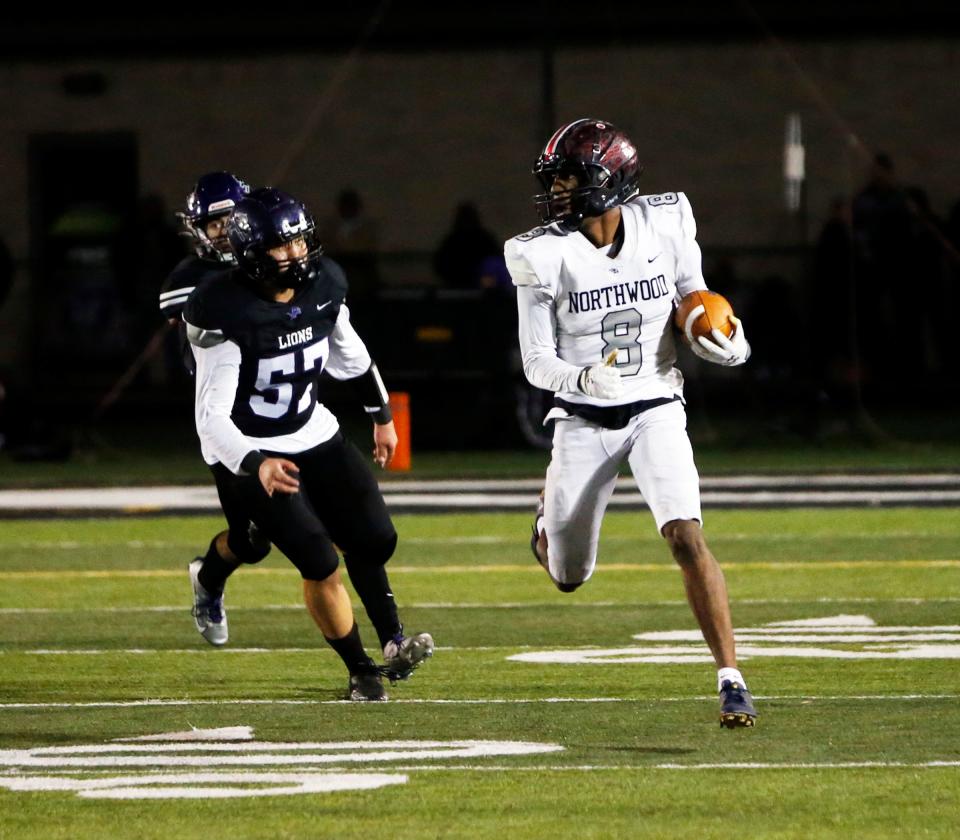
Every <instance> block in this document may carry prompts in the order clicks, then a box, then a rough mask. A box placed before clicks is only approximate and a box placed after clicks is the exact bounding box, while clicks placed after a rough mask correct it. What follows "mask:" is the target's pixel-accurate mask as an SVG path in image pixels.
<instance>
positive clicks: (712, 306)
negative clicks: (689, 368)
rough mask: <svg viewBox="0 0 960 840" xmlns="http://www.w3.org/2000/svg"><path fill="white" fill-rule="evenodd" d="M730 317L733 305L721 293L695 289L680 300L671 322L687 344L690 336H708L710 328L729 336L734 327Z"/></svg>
mask: <svg viewBox="0 0 960 840" xmlns="http://www.w3.org/2000/svg"><path fill="white" fill-rule="evenodd" d="M700 307H703V308H702V309H700ZM732 317H733V307H732V306H731V305H730V302H729V301H728V300H727V299H726V298H725V297H724V296H723V295H720V294H717V293H716V292H709V291H697V292H690V294H689V295H686V296H685V297H684V298H683V299H682V300H681V301H680V304H679V305H678V306H677V311H676V312H674V314H673V323H674V325H675V326H676V328H677V329H678V330H679V331H680V335H681V336H683V340H684V341H685V342H686V343H687V344H689V343H690V340H691V339H690V336H692V337H693V338H699V337H700V336H702V335H705V336H707V337H708V338H709V337H710V331H711V330H712V329H718V330H720V332H722V333H723V334H724V335H725V336H727V337H728V338H729V337H730V334H731V333H732V332H733V328H734V323H733V321H732V320H731V318H732Z"/></svg>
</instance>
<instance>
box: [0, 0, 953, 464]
mask: <svg viewBox="0 0 960 840" xmlns="http://www.w3.org/2000/svg"><path fill="white" fill-rule="evenodd" d="M957 17H958V16H957V13H956V11H955V9H954V4H948V3H913V4H910V5H909V6H906V5H904V4H895V3H878V4H872V5H871V6H870V8H869V11H864V9H863V4H859V3H842V2H841V3H836V2H833V3H805V4H781V3H766V2H755V3H737V2H732V3H679V4H669V5H663V6H662V7H660V6H658V7H656V8H648V7H647V4H593V5H587V4H567V3H559V4H558V3H550V4H548V3H512V4H506V3H486V4H482V5H478V6H475V7H463V8H449V7H434V4H417V5H416V7H414V5H413V4H402V3H397V2H393V3H391V2H384V3H380V4H377V5H374V6H357V7H356V10H355V11H354V10H351V11H344V10H335V9H325V8H323V4H321V6H320V7H318V8H316V9H313V10H309V11H303V12H300V11H295V12H291V11H290V10H284V12H283V14H282V15H278V16H277V17H273V18H272V17H269V16H267V14H266V13H265V11H264V9H263V7H257V8H256V9H250V10H247V9H244V8H243V7H242V6H232V7H230V8H226V9H218V10H216V11H206V10H204V9H201V8H194V7H190V8H188V9H183V10H182V11H181V12H172V11H164V12H155V11H149V10H148V11H147V12H146V13H145V14H142V13H140V12H139V10H138V12H137V13H134V12H130V13H119V14H110V15H106V14H100V13H98V12H96V11H95V10H94V11H86V12H85V13H83V14H80V13H78V12H73V13H67V14H59V15H57V16H56V17H55V18H52V19H48V16H47V15H44V14H41V13H40V12H36V13H33V12H30V11H24V10H20V11H18V12H16V13H14V15H13V16H12V17H9V16H8V19H7V20H6V21H5V25H4V27H3V28H2V30H0V55H2V56H3V59H2V61H0V69H2V71H3V76H2V79H0V90H2V91H3V92H4V94H5V96H4V101H5V102H7V103H8V113H7V115H6V118H5V121H4V126H3V127H2V129H0V141H2V142H0V171H2V172H3V173H4V174H5V178H4V179H2V181H3V182H2V184H0V237H2V239H3V240H4V242H5V243H6V245H5V250H6V251H7V252H8V253H9V259H0V269H3V274H2V276H0V281H2V285H0V298H2V301H3V304H2V308H0V382H2V383H3V392H4V396H5V398H4V399H3V401H2V402H0V412H2V414H0V434H2V435H3V436H4V442H5V447H6V449H7V450H8V451H9V452H10V453H11V454H12V455H14V456H16V457H21V458H33V457H41V458H43V457H50V458H57V457H67V456H68V455H69V453H70V451H71V448H72V445H73V444H74V443H75V442H76V440H77V439H78V437H82V436H83V435H84V434H85V433H88V432H91V431H92V432H95V431H96V430H97V428H98V427H100V426H101V425H102V424H104V423H106V422H109V423H110V424H112V425H111V428H112V429H114V428H121V429H124V428H126V429H129V430H130V433H131V434H137V433H138V432H139V433H143V430H147V429H150V428H154V427H157V426H160V425H167V426H180V425H188V424H189V418H190V414H191V388H190V382H189V380H188V379H186V378H185V377H184V376H183V375H182V373H181V371H180V370H179V368H178V366H177V353H176V346H175V341H174V340H173V336H172V335H169V334H167V335H163V334H162V333H160V332H159V330H160V328H161V320H160V318H159V314H158V312H157V309H156V294H157V291H158V289H159V285H160V283H161V282H162V279H163V277H164V276H165V275H166V273H167V272H168V271H169V269H170V268H171V267H172V265H173V264H174V263H175V262H176V260H177V259H178V257H179V256H180V255H181V254H182V253H184V247H185V245H184V243H183V241H182V240H180V239H178V237H177V235H176V229H175V225H174V220H173V212H174V211H175V210H177V209H180V208H181V206H182V202H183V196H185V195H186V193H187V192H188V191H189V189H190V188H191V185H192V183H193V181H194V180H195V179H196V177H197V176H198V175H200V174H201V173H203V172H205V171H209V170H211V169H221V168H224V169H230V170H232V171H236V172H237V173H238V174H240V175H241V176H242V177H244V178H246V179H247V180H249V181H251V182H252V183H255V184H261V183H271V184H276V185H278V186H282V187H284V188H286V189H289V190H290V191H291V192H294V193H295V194H297V195H299V196H302V197H303V198H304V199H305V200H306V201H307V202H308V204H309V206H310V207H311V208H312V209H313V211H314V215H315V216H316V217H317V219H318V221H319V222H320V223H321V225H322V226H323V227H324V228H325V229H329V230H331V231H335V230H336V221H337V219H336V209H335V205H336V197H337V196H338V195H339V194H342V192H343V191H344V190H356V191H357V192H358V194H359V195H360V196H361V198H362V202H363V205H364V215H363V218H364V219H365V220H366V222H367V223H368V224H369V228H368V232H369V237H368V238H366V239H363V238H361V239H358V240H357V241H356V242H353V243H352V244H351V243H349V242H346V243H344V242H339V241H338V240H337V239H336V236H334V235H333V234H331V237H332V238H331V239H330V240H329V241H327V243H326V245H327V250H328V251H329V252H330V253H331V254H333V255H334V256H335V257H338V258H340V259H341V260H342V261H343V263H344V265H345V267H346V268H347V270H348V274H349V275H350V277H351V281H352V283H353V292H352V294H351V299H350V301H351V304H352V306H353V311H354V320H355V322H356V324H357V326H358V328H359V330H360V331H361V334H362V335H363V336H364V337H365V339H366V340H367V342H368V344H369V346H370V348H371V351H372V352H373V354H374V356H375V357H376V358H377V360H378V363H379V365H380V368H381V370H382V371H383V373H384V375H385V378H386V380H387V384H388V386H389V387H390V388H391V389H392V390H404V391H408V392H409V393H410V394H411V397H412V406H413V414H414V423H413V428H414V442H415V447H417V448H420V449H443V448H503V447H525V446H529V445H542V444H543V443H544V442H545V438H544V436H543V434H542V432H540V431H539V429H538V419H539V416H540V415H541V414H542V410H543V406H544V404H545V403H544V395H542V394H539V393H537V392H534V391H532V390H531V389H529V388H527V387H526V386H525V385H524V382H523V378H522V374H521V372H520V369H519V360H518V358H517V352H516V338H515V329H516V327H515V319H516V316H515V312H514V302H513V298H512V293H511V290H510V288H509V286H507V285H505V284H504V283H503V277H502V270H501V269H500V268H498V266H497V264H496V260H495V254H488V253H486V252H487V251H489V250H490V249H489V247H487V246H486V245H484V244H483V240H484V237H483V236H482V235H481V234H478V233H476V231H474V233H473V238H472V240H471V238H470V236H469V235H467V238H466V240H457V241H458V242H459V243H460V244H459V245H458V246H457V247H456V248H454V249H453V250H454V252H455V253H456V254H459V255H462V257H463V258H462V259H459V260H456V259H455V260H453V261H452V262H451V261H450V260H447V261H445V262H444V261H442V260H438V259H437V253H438V251H439V250H440V249H441V246H442V243H443V241H444V238H445V237H446V236H447V234H448V233H449V232H450V231H451V226H452V224H453V222H452V220H453V218H454V214H455V208H456V207H458V206H459V205H460V204H462V203H463V202H469V203H470V204H472V205H473V206H474V207H475V208H476V209H477V214H478V221H479V224H480V226H481V227H482V229H483V230H484V231H486V232H487V236H486V239H487V240H493V241H494V242H495V243H497V246H496V248H495V249H494V250H497V251H498V250H499V244H500V243H502V241H503V239H505V238H507V237H508V236H512V235H515V234H516V233H519V232H521V231H523V230H525V229H527V228H529V227H532V226H533V225H534V224H536V217H535V214H534V213H533V207H532V204H531V202H530V195H531V194H532V193H533V192H534V189H535V184H534V181H533V179H532V177H531V176H530V175H529V167H530V164H531V163H532V161H533V158H534V157H535V155H536V153H537V151H538V150H539V147H540V146H542V144H543V142H544V141H545V140H546V139H547V137H548V136H549V135H550V133H552V131H553V129H554V128H556V126H557V125H558V124H560V123H562V122H566V121H568V120H570V119H574V118H577V117H580V116H585V115H593V116H599V117H603V118H606V119H610V120H612V121H614V122H617V123H619V124H621V125H622V126H623V127H624V128H625V129H627V130H628V132H629V133H630V134H631V135H632V136H633V137H634V139H635V140H636V141H637V145H638V147H639V149H640V155H641V159H642V160H643V161H644V163H645V166H646V170H647V174H646V175H645V181H644V184H643V191H644V192H659V191H663V190H668V189H683V190H684V191H686V192H687V194H688V195H689V196H690V198H691V201H692V202H693V206H694V210H695V213H696V216H697V219H698V223H699V226H700V232H699V237H698V238H699V239H700V241H701V244H702V246H703V249H704V268H705V274H706V276H707V281H708V284H709V285H710V286H711V288H714V289H716V290H718V291H720V292H722V293H723V294H725V295H726V296H728V297H729V298H730V299H731V301H732V302H733V303H734V306H735V308H736V310H737V312H738V314H740V315H741V316H742V318H743V320H744V324H745V327H746V333H747V335H748V337H749V338H750V340H751V343H752V344H753V347H754V357H753V359H752V360H751V362H750V363H749V364H748V365H747V366H745V367H744V368H742V369H738V370H734V371H727V370H721V369H718V368H714V367H711V366H704V365H701V364H700V363H698V362H696V360H694V359H692V357H687V356H684V357H683V358H682V360H681V362H682V367H683V368H684V372H685V374H686V375H687V380H688V385H687V397H688V400H689V403H690V412H691V417H692V418H693V420H694V422H701V424H702V423H707V418H713V421H712V422H710V423H708V425H710V427H711V428H714V427H715V428H716V429H718V430H719V432H718V433H719V434H723V435H728V436H730V437H731V438H732V439H735V440H739V441H741V442H742V441H773V442H777V441H785V442H786V441H789V442H797V441H800V442H803V441H810V442H817V441H822V440H824V439H829V438H836V437H844V436H849V437H851V438H855V439H865V440H883V439H885V438H886V437H887V436H888V428H889V427H890V425H891V424H893V423H894V420H893V418H900V419H902V418H903V417H909V418H911V422H910V423H908V424H907V426H906V428H910V429H912V432H911V434H914V435H917V436H919V437H921V438H922V437H924V436H925V435H927V434H937V435H945V436H947V437H951V436H955V433H956V431H957V425H956V423H955V422H954V423H951V422H950V418H952V417H955V416H956V412H957V409H958V407H960V385H958V379H957V377H956V374H955V372H954V363H953V360H954V358H955V355H956V354H955V351H954V350H953V347H952V333H953V324H954V322H955V317H954V316H953V314H952V311H953V300H954V299H955V295H956V291H957V280H958V274H960V268H958V266H960V261H958V257H957V247H958V244H960V212H958V203H957V202H958V199H960V142H958V141H960V122H958V120H960V116H958V115H960V107H957V106H958V105H960V102H958V99H960V96H958V92H957V91H958V88H960V86H958V85H957V83H956V79H957V78H958V72H957V71H958V70H960V39H958V22H957ZM791 114H796V115H798V116H799V117H800V118H801V119H802V125H803V141H804V145H805V148H806V157H807V180H806V181H805V182H804V183H803V185H802V186H801V187H800V188H799V189H800V191H799V202H798V204H797V206H795V207H794V208H788V207H787V206H786V205H785V203H784V193H785V189H786V186H785V183H784V176H783V161H782V159H783V144H784V130H785V123H786V120H787V119H788V117H789V116H790V115H791ZM878 156H880V157H879V160H880V165H879V167H878V166H877V160H878ZM477 240H481V244H479V245H477V246H476V250H471V247H472V246H469V247H468V245H464V244H463V243H464V242H470V241H473V242H474V243H476V242H477ZM471 254H472V255H473V256H470V255H471ZM3 256H4V255H3V254H0V257H3ZM468 257H469V258H468ZM485 258H494V259H493V262H489V261H487V262H484V259H485ZM4 264H6V265H8V266H9V268H8V269H4ZM326 395H327V399H328V400H329V401H330V402H331V403H333V404H334V406H335V407H338V408H340V409H341V410H343V411H344V412H345V413H346V417H347V419H348V422H352V420H356V414H355V406H354V405H353V402H352V396H351V395H350V394H349V393H348V392H347V391H346V390H345V389H344V388H343V387H341V386H338V385H336V384H330V385H329V386H328V389H327V392H326ZM351 418H352V420H351ZM897 422H898V423H899V420H898V421H897ZM902 427H903V425H902V424H899V425H898V428H902ZM925 430H929V431H925ZM192 445H193V442H192V441H191V440H185V441H184V446H187V447H189V446H192Z"/></svg>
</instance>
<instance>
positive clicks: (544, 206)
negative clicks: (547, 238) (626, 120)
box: [533, 119, 642, 230]
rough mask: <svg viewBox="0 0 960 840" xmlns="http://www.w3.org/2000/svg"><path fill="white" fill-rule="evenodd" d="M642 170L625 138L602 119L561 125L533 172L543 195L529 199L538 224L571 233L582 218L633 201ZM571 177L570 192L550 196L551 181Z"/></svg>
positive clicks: (635, 154) (601, 213)
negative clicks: (553, 225) (574, 180)
mask: <svg viewBox="0 0 960 840" xmlns="http://www.w3.org/2000/svg"><path fill="white" fill-rule="evenodd" d="M641 171H642V167H641V166H640V164H639V162H638V161H637V150H636V147H635V146H634V145H633V143H632V142H631V141H630V138H629V137H627V135H626V134H624V133H623V132H622V131H620V129H618V128H617V127H616V126H614V125H611V124H610V123H608V122H604V121H603V120H593V119H583V120H576V121H575V122H572V123H568V124H567V125H564V126H561V127H560V128H559V129H557V131H555V132H554V135H553V137H551V138H550V140H549V141H548V142H547V145H546V146H544V149H543V151H542V152H541V153H540V157H538V158H537V162H536V163H535V164H534V165H533V174H534V175H536V176H537V179H538V180H539V181H540V183H541V184H542V185H543V189H544V192H543V193H541V194H540V195H535V196H534V197H533V201H534V204H535V205H536V207H537V212H538V213H539V214H540V220H541V221H542V222H543V223H544V224H550V223H551V222H557V223H559V224H560V226H561V227H563V228H565V229H567V230H577V229H578V228H579V227H580V225H581V224H582V223H583V220H584V219H585V218H586V217H588V216H601V215H603V214H604V213H605V212H606V211H607V210H610V209H611V208H613V207H617V206H618V205H620V204H623V203H625V202H627V201H629V200H630V199H631V198H633V197H634V196H635V195H636V194H637V192H638V187H637V182H638V181H639V180H640V172H641ZM571 175H575V176H576V177H577V184H578V186H577V187H576V189H573V190H568V191H563V192H556V193H553V192H551V188H552V187H553V182H554V180H555V179H556V178H558V177H559V178H564V179H566V178H569V177H570V176H571Z"/></svg>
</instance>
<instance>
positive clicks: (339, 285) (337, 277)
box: [317, 255, 349, 304]
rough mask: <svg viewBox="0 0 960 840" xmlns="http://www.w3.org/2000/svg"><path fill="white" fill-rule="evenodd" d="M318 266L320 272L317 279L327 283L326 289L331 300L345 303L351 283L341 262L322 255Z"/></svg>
mask: <svg viewBox="0 0 960 840" xmlns="http://www.w3.org/2000/svg"><path fill="white" fill-rule="evenodd" d="M318 267H319V268H320V273H319V275H318V278H317V279H318V281H319V282H320V283H322V284H326V288H325V289H324V291H325V292H326V293H327V294H328V295H329V298H330V300H332V301H333V302H334V303H336V304H341V303H343V301H344V300H345V299H346V297H347V291H348V289H349V283H348V282H347V275H346V274H345V273H344V270H343V269H342V268H341V267H340V264H339V263H338V262H336V261H335V260H332V259H330V257H327V256H324V255H321V256H320V258H319V263H318Z"/></svg>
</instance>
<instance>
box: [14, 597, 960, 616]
mask: <svg viewBox="0 0 960 840" xmlns="http://www.w3.org/2000/svg"><path fill="white" fill-rule="evenodd" d="M730 603H731V604H733V605H737V604H744V605H746V604H750V605H752V606H764V605H771V606H773V605H776V606H788V605H796V604H918V605H919V604H956V603H960V597H956V598H950V597H946V598H732V599H731V600H730ZM686 606H687V602H686V601H684V600H681V599H679V598H665V599H662V600H650V601H638V600H623V601H569V602H566V603H561V602H558V601H506V602H504V601H499V602H497V603H489V604H485V603H482V602H479V601H463V602H457V601H411V602H409V603H404V604H403V607H404V608H405V609H408V610H523V609H531V608H538V607H550V609H591V608H592V609H607V608H610V607H619V608H624V607H686ZM303 608H304V607H303V604H301V603H290V604H236V603H232V604H231V605H230V610H231V612H233V611H237V612H256V611H257V610H267V611H290V612H301V611H302V610H303ZM189 609H190V607H189V606H185V605H183V604H175V605H174V604H167V605H162V606H157V605H144V606H141V607H0V615H32V614H41V615H42V614H49V613H56V614H60V613H64V614H74V613H78V614H83V613H91V614H97V613H107V614H113V613H119V614H122V613H137V614H139V613H151V612H155V613H182V612H184V611H186V610H189Z"/></svg>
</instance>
